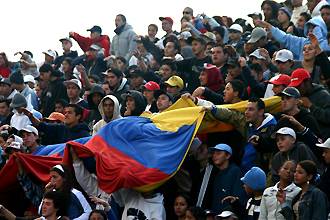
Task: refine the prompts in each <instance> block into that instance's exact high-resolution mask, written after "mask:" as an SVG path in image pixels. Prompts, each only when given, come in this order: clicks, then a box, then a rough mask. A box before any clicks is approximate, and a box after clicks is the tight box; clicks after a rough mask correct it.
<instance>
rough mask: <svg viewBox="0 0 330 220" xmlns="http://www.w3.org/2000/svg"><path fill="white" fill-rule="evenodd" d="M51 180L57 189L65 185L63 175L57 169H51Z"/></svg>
mask: <svg viewBox="0 0 330 220" xmlns="http://www.w3.org/2000/svg"><path fill="white" fill-rule="evenodd" d="M49 174H50V182H51V183H52V185H53V186H54V188H55V189H57V190H58V189H60V188H61V187H62V186H63V177H62V176H61V175H60V174H58V172H56V171H50V173H49Z"/></svg>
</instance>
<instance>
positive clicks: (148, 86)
mask: <svg viewBox="0 0 330 220" xmlns="http://www.w3.org/2000/svg"><path fill="white" fill-rule="evenodd" d="M143 87H144V88H145V89H147V90H150V91H156V90H160V87H159V85H158V83H156V82H154V81H149V82H147V83H146V84H144V85H143Z"/></svg>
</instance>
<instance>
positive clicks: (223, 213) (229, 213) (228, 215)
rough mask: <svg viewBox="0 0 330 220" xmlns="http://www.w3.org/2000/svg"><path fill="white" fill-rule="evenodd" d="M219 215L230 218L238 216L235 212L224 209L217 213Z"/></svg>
mask: <svg viewBox="0 0 330 220" xmlns="http://www.w3.org/2000/svg"><path fill="white" fill-rule="evenodd" d="M217 217H220V218H229V217H234V218H237V216H236V215H235V213H233V212H231V211H223V212H221V213H220V214H219V215H217Z"/></svg>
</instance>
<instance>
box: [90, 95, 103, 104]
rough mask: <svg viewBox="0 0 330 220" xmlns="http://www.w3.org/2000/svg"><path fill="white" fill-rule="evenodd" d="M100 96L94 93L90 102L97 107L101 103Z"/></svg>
mask: <svg viewBox="0 0 330 220" xmlns="http://www.w3.org/2000/svg"><path fill="white" fill-rule="evenodd" d="M101 99H102V96H101V94H100V93H94V94H93V96H92V102H93V103H94V104H95V105H96V106H98V105H99V104H100V102H101Z"/></svg>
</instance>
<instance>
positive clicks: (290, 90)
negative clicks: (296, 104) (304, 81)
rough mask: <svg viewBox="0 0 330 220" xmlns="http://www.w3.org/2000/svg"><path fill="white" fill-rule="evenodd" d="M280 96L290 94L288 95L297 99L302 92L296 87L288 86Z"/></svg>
mask: <svg viewBox="0 0 330 220" xmlns="http://www.w3.org/2000/svg"><path fill="white" fill-rule="evenodd" d="M280 96H288V97H293V98H295V99H299V98H300V92H299V90H298V89H296V88H294V87H286V88H285V89H284V90H283V91H282V92H281V93H280Z"/></svg>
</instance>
